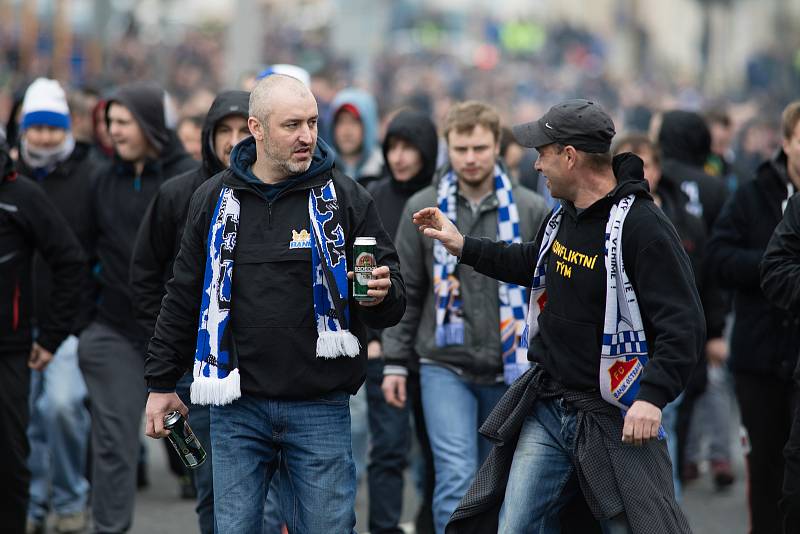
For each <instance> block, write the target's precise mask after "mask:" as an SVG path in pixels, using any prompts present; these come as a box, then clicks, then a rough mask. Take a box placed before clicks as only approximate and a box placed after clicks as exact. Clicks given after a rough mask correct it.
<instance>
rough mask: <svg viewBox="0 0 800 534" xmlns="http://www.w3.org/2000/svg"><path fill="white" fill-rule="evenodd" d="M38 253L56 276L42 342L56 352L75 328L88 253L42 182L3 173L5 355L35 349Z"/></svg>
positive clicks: (0, 309)
mask: <svg viewBox="0 0 800 534" xmlns="http://www.w3.org/2000/svg"><path fill="white" fill-rule="evenodd" d="M2 150H3V149H2V147H0V151H2ZM0 159H2V158H0ZM0 170H1V169H0ZM35 252H38V253H40V254H41V256H42V258H43V259H44V261H45V262H47V264H48V266H49V268H50V270H51V272H52V280H53V284H52V289H51V291H50V292H49V294H48V301H49V308H50V309H49V313H48V314H47V316H46V317H45V318H43V320H42V321H41V322H40V323H39V325H38V327H39V335H38V337H37V342H38V343H39V344H40V345H41V346H42V347H44V348H45V349H46V350H48V351H50V352H55V351H56V349H57V348H58V346H59V345H60V344H61V342H62V341H63V340H64V339H65V338H66V337H67V336H68V335H69V334H70V333H71V332H73V323H74V320H75V317H76V315H77V314H78V310H79V306H80V297H81V292H82V291H81V290H82V287H83V286H82V282H83V281H84V280H85V278H86V272H87V268H86V257H85V256H84V254H83V252H82V250H81V246H80V244H79V243H78V240H77V239H76V238H75V235H74V234H73V233H72V231H71V230H70V228H69V225H68V224H67V222H66V221H65V220H64V217H62V216H61V214H60V213H59V211H58V209H56V207H55V206H54V205H53V204H52V203H51V202H50V201H49V200H48V198H47V195H46V194H45V193H44V191H43V190H42V188H41V187H39V186H38V185H36V183H34V182H33V181H32V180H29V179H28V178H25V177H22V176H18V175H16V173H13V172H12V173H11V174H7V175H5V176H2V175H0V355H2V354H12V353H13V354H18V353H27V352H28V351H29V350H30V347H31V341H32V336H31V334H32V332H31V326H32V325H31V318H32V316H33V281H32V268H31V267H32V261H33V256H34V253H35Z"/></svg>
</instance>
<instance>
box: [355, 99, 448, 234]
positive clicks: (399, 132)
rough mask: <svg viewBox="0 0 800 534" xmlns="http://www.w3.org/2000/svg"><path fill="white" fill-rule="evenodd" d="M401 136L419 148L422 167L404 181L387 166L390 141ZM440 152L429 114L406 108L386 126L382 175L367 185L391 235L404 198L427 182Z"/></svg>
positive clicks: (401, 210)
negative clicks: (396, 177) (397, 177)
mask: <svg viewBox="0 0 800 534" xmlns="http://www.w3.org/2000/svg"><path fill="white" fill-rule="evenodd" d="M392 138H400V139H403V140H404V141H406V142H408V143H409V144H411V145H412V146H414V148H416V149H417V150H419V152H420V154H421V155H422V169H420V171H419V172H418V173H417V175H416V176H414V177H412V178H411V179H410V180H408V181H406V182H398V181H397V180H396V179H395V177H394V175H393V174H392V170H391V168H390V167H389V141H390V140H391V139H392ZM438 153H439V137H438V136H437V135H436V125H434V124H433V121H431V119H430V117H429V116H428V115H427V114H425V113H421V112H419V111H410V110H405V111H401V112H400V113H398V114H397V115H396V116H395V117H394V119H392V121H391V122H390V123H389V126H387V128H386V136H385V137H384V141H383V160H384V161H385V162H386V164H385V165H384V177H383V178H382V179H381V180H378V181H376V182H371V183H370V184H369V185H368V186H367V191H369V192H370V194H371V195H372V198H374V199H375V206H376V207H377V208H378V213H380V215H381V221H383V227H384V228H386V232H387V233H388V234H389V235H390V236H391V237H392V239H394V236H395V235H396V234H397V226H398V224H399V223H400V216H401V215H402V214H403V208H404V207H405V205H406V201H407V200H408V199H409V198H411V196H412V195H413V194H414V193H416V192H417V191H419V190H421V189H423V188H424V187H427V186H428V185H430V183H431V180H432V179H433V175H434V173H435V172H436V156H437V154H438Z"/></svg>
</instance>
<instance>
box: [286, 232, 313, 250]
mask: <svg viewBox="0 0 800 534" xmlns="http://www.w3.org/2000/svg"><path fill="white" fill-rule="evenodd" d="M294 248H311V234H310V233H308V230H300V231H299V232H297V231H295V230H292V241H291V242H290V243H289V249H294Z"/></svg>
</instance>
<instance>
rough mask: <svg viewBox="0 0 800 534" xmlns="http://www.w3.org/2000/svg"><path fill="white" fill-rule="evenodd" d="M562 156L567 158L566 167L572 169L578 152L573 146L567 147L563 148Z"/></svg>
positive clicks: (576, 161) (576, 160)
mask: <svg viewBox="0 0 800 534" xmlns="http://www.w3.org/2000/svg"><path fill="white" fill-rule="evenodd" d="M564 155H565V156H566V158H567V167H568V168H570V169H573V168H574V167H575V165H576V164H577V163H578V151H577V150H575V147H574V146H572V145H567V146H565V147H564Z"/></svg>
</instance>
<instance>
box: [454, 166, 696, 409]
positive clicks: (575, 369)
mask: <svg viewBox="0 0 800 534" xmlns="http://www.w3.org/2000/svg"><path fill="white" fill-rule="evenodd" d="M613 167H614V174H615V176H616V177H617V181H618V183H617V187H616V188H615V189H614V190H613V191H611V192H610V193H609V194H608V195H607V196H605V197H604V198H602V199H600V200H598V201H597V202H595V203H594V204H592V205H591V206H589V207H588V208H586V209H585V210H583V211H581V212H580V213H578V211H577V210H576V209H575V207H574V206H573V205H572V204H571V203H569V202H564V203H563V204H564V215H563V217H562V220H561V226H560V227H559V230H558V234H557V236H556V241H557V243H558V248H559V250H561V251H562V252H561V253H557V252H556V251H555V250H551V252H550V254H549V259H548V264H547V304H546V305H545V307H544V310H543V312H542V315H541V316H540V317H539V328H540V333H539V336H538V337H537V338H535V339H534V340H532V342H531V347H530V349H529V351H528V357H529V359H531V360H532V361H538V362H539V363H540V364H541V365H543V366H544V368H545V370H546V371H547V372H548V374H550V375H551V376H552V377H553V378H555V379H556V380H557V381H559V382H560V383H562V384H563V385H564V386H566V387H567V388H569V389H575V390H582V391H584V390H585V391H589V390H598V391H599V380H598V373H599V369H600V351H601V346H602V334H603V322H604V318H605V297H606V270H605V262H604V259H603V258H604V253H603V250H604V246H605V227H606V223H607V222H608V216H609V210H610V209H611V207H612V205H613V204H614V203H615V202H617V201H618V200H619V199H621V198H622V197H624V196H627V195H629V194H635V195H636V201H635V202H634V204H633V207H632V208H631V211H630V212H629V213H628V216H627V218H626V219H625V226H624V228H623V232H622V255H623V261H624V262H625V271H626V272H627V273H628V277H629V278H630V281H631V284H632V285H633V288H634V290H635V291H636V295H637V299H638V302H639V309H640V311H641V313H642V319H643V321H644V327H645V334H646V336H647V341H648V349H649V356H650V361H649V363H648V364H647V367H646V368H645V370H644V374H643V376H642V380H641V388H640V390H639V395H638V399H639V400H645V401H648V402H650V403H652V404H654V405H656V406H658V407H659V408H663V407H664V406H665V405H666V404H667V403H668V402H670V401H672V400H673V399H674V398H675V397H677V396H678V395H679V394H680V392H681V391H682V390H683V388H684V387H685V386H686V382H687V380H688V378H689V375H690V374H691V372H692V369H693V368H694V366H695V363H696V362H697V359H698V355H699V354H700V351H701V350H702V348H703V343H704V342H705V320H704V318H703V308H702V306H701V304H700V298H699V296H698V294H697V289H696V287H695V281H694V275H693V273H692V268H691V265H690V263H689V259H688V258H687V256H686V252H684V250H683V248H682V247H681V243H680V239H679V238H678V236H677V234H676V232H675V229H674V227H673V226H672V223H670V222H669V219H667V217H666V215H664V213H663V212H662V211H661V210H660V209H658V207H656V206H655V204H654V203H653V201H652V199H651V197H650V194H649V193H648V188H647V183H646V182H645V180H644V173H643V170H642V161H641V160H640V159H639V158H638V157H636V156H634V155H632V154H629V153H625V154H620V155H618V156H616V157H615V158H614V164H613ZM544 227H545V225H543V226H542V229H541V230H540V231H539V235H538V237H537V239H536V241H535V242H529V243H524V244H516V245H506V244H503V243H495V242H492V241H491V240H489V239H485V238H484V239H474V238H470V237H467V238H466V239H465V243H464V250H463V253H462V257H461V262H462V263H466V264H468V265H473V266H474V267H475V270H477V271H479V272H482V273H484V274H486V275H488V276H491V277H493V278H498V279H500V280H505V281H508V282H512V283H515V284H521V285H525V286H528V287H530V285H531V282H532V280H533V273H534V269H535V266H536V258H537V255H538V251H539V246H540V243H541V240H542V238H543V235H544ZM554 249H555V245H554ZM572 251H574V252H577V253H580V254H584V255H585V256H586V257H588V258H589V261H588V262H583V261H581V262H577V263H576V262H575V261H571V260H569V259H568V258H569V257H571V256H573V254H572ZM595 257H596V258H597V259H596V260H594V261H592V259H593V258H595Z"/></svg>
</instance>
